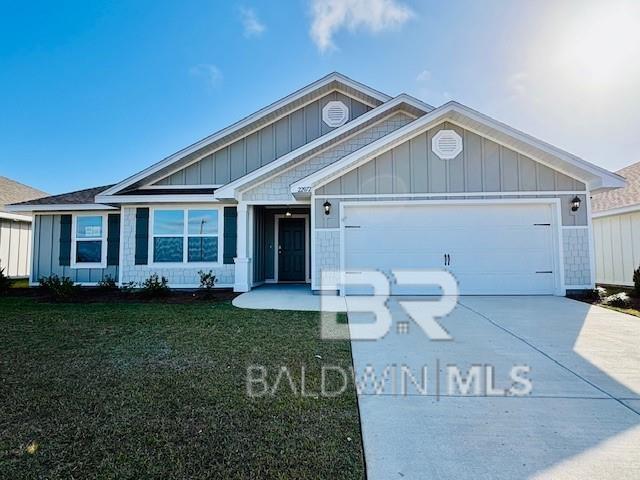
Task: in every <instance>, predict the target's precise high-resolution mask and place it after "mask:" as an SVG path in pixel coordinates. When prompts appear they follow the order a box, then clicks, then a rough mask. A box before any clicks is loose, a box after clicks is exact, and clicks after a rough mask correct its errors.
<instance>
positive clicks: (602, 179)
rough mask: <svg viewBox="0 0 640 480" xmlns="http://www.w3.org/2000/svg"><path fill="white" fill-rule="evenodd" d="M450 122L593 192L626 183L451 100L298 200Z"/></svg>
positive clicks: (321, 173)
mask: <svg viewBox="0 0 640 480" xmlns="http://www.w3.org/2000/svg"><path fill="white" fill-rule="evenodd" d="M444 121H449V122H451V123H453V124H455V125H458V126H460V127H462V128H465V129H467V130H470V131H473V132H474V133H477V134H478V135H481V136H483V137H485V138H488V139H490V140H492V141H494V142H496V143H498V144H501V145H504V146H506V147H508V148H510V149H512V150H514V151H516V152H518V153H521V154H523V155H526V156H528V157H531V158H533V159H534V160H536V161H538V162H540V163H542V164H543V165H546V166H548V167H550V168H553V169H555V170H558V171H559V172H562V173H564V174H565V175H568V176H570V177H572V178H575V179H578V180H581V181H582V182H584V183H585V184H587V186H588V188H589V189H590V190H592V191H593V190H601V189H609V188H619V187H622V186H624V185H625V181H624V179H623V178H622V177H620V176H619V175H616V174H615V173H612V172H609V171H608V170H606V169H604V168H602V167H599V166H597V165H594V164H592V163H589V162H587V161H585V160H583V159H581V158H579V157H577V156H575V155H573V154H571V153H569V152H566V151H564V150H561V149H559V148H557V147H554V146H553V145H550V144H548V143H546V142H543V141H542V140H539V139H537V138H534V137H532V136H531V135H527V134H526V133H523V132H521V131H519V130H516V129H515V128H512V127H510V126H508V125H506V124H504V123H501V122H498V121H497V120H494V119H493V118H491V117H488V116H487V115H483V114H481V113H480V112H477V111H475V110H473V109H471V108H469V107H466V106H464V105H462V104H459V103H457V102H454V101H451V102H448V103H446V104H444V105H442V106H441V107H438V108H436V109H435V110H433V111H431V112H430V113H427V114H426V115H424V116H422V117H420V118H418V119H416V120H414V121H413V122H411V123H409V124H408V125H406V126H404V127H402V128H400V129H398V130H396V131H395V132H393V133H391V134H389V135H387V136H385V137H383V138H381V139H379V140H376V141H375V142H373V143H371V144H369V145H367V146H366V147H363V148H362V149H360V150H358V151H356V152H354V153H352V154H350V155H347V156H345V157H343V158H342V159H341V160H339V161H337V162H335V163H333V164H331V165H328V166H327V167H325V168H323V169H321V170H318V171H317V172H315V173H313V174H311V175H309V176H307V177H305V178H303V179H302V180H300V181H298V182H296V183H294V184H293V185H292V186H291V193H292V194H294V196H296V197H297V198H301V197H304V196H308V195H310V192H311V191H312V190H314V189H315V188H317V187H319V186H321V185H324V184H326V183H328V182H330V181H331V180H333V179H335V178H337V177H340V176H342V175H344V174H345V173H346V172H348V171H350V170H352V169H353V168H356V167H357V166H359V165H362V164H363V163H366V162H367V161H369V160H371V159H372V158H374V157H376V156H378V155H380V154H382V153H384V152H386V151H387V150H390V149H392V148H393V147H395V146H397V145H399V144H401V143H403V142H405V141H407V140H409V139H411V138H413V137H415V136H416V135H419V134H421V133H423V132H425V131H427V130H428V129H430V128H433V127H434V126H436V125H438V124H440V123H442V122H444Z"/></svg>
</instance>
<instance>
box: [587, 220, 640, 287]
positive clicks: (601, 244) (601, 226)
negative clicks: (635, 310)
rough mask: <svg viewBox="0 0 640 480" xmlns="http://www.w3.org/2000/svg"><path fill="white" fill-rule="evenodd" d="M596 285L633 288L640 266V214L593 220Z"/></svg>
mask: <svg viewBox="0 0 640 480" xmlns="http://www.w3.org/2000/svg"><path fill="white" fill-rule="evenodd" d="M593 234H594V243H595V250H596V282H597V283H604V284H607V285H627V286H630V285H633V270H634V269H635V268H638V266H639V265H640V212H633V213H625V214H622V215H611V216H608V217H600V218H594V219H593Z"/></svg>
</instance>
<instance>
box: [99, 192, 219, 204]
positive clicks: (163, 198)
mask: <svg viewBox="0 0 640 480" xmlns="http://www.w3.org/2000/svg"><path fill="white" fill-rule="evenodd" d="M218 201H219V200H217V199H215V198H213V195H212V194H187V195H182V194H179V193H176V194H174V195H104V194H100V195H97V196H96V202H100V203H115V204H141V203H211V202H216V203H217V202H218Z"/></svg>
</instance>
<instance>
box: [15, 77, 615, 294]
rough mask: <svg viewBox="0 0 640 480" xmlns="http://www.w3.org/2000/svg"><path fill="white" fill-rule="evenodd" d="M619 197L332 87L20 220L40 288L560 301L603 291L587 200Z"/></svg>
mask: <svg viewBox="0 0 640 480" xmlns="http://www.w3.org/2000/svg"><path fill="white" fill-rule="evenodd" d="M622 186H624V179H623V178H622V177H620V176H618V175H616V174H614V173H611V172H609V171H607V170H605V169H604V168H601V167H598V166H596V165H593V164H591V163H589V162H586V161H585V160H583V159H581V158H578V157H576V156H575V155H572V154H570V153H567V152H565V151H563V150H561V149H559V148H556V147H554V146H552V145H549V144H548V143H545V142H543V141H540V140H538V139H536V138H534V137H532V136H530V135H527V134H525V133H522V132H520V131H518V130H516V129H514V128H512V127H510V126H508V125H505V124H504V123H500V122H498V121H496V120H494V119H492V118H490V117H488V116H486V115H483V114H481V113H479V112H477V111H475V110H473V109H471V108H469V107H466V106H464V105H461V104H459V103H457V102H454V101H451V102H448V103H445V104H444V105H441V106H440V107H437V108H435V107H433V106H431V105H428V104H426V103H424V102H422V101H420V100H418V99H416V98H414V97H412V96H409V95H406V94H400V95H397V96H395V97H392V96H389V95H387V94H385V93H382V92H379V91H377V90H375V89H373V88H371V87H369V86H366V85H364V84H362V83H359V82H356V81H354V80H352V79H350V78H348V77H346V76H344V75H341V74H339V73H332V74H329V75H327V76H325V77H323V78H321V79H319V80H317V81H315V82H313V83H311V84H310V85H308V86H306V87H304V88H302V89H300V90H298V91H296V92H293V93H292V94H290V95H288V96H286V97H284V98H282V99H280V100H278V101H276V102H275V103H273V104H271V105H269V106H267V107H265V108H263V109H262V110H259V111H257V112H256V113H254V114H252V115H250V116H248V117H246V118H244V119H242V120H240V121H238V122H236V123H234V124H232V125H230V126H228V127H227V128H224V129H222V130H220V131H218V132H216V133H214V134H212V135H210V136H208V137H206V138H204V139H202V140H200V141H198V142H196V143H194V144H193V145H190V146H188V147H186V148H184V149H183V150H180V151H179V152H176V153H175V154H173V155H170V156H169V157H166V158H165V159H163V160H161V161H159V162H157V163H155V164H153V165H151V166H149V167H147V168H145V169H144V170H142V171H140V172H138V173H136V174H135V175H132V176H131V177H129V178H126V179H124V180H122V181H121V182H119V183H117V184H115V185H106V186H102V187H94V188H91V189H88V190H83V191H79V192H72V193H69V194H63V195H57V196H54V197H47V198H44V199H41V200H36V201H31V202H23V203H20V204H17V205H14V206H13V207H12V209H13V210H14V211H16V212H30V213H33V214H34V215H35V235H34V245H33V248H34V262H33V268H32V272H31V281H32V282H36V281H37V280H38V278H39V277H42V276H46V275H50V274H54V273H56V274H61V275H66V276H69V277H71V278H72V279H74V280H75V281H77V282H80V283H82V284H85V285H93V284H95V283H96V282H98V281H99V280H101V279H103V278H104V277H105V276H107V275H109V276H112V277H113V278H116V279H117V281H118V282H120V283H123V284H124V283H128V282H140V281H142V280H144V279H146V278H148V277H149V276H150V275H151V274H154V273H157V274H158V275H162V276H165V277H166V278H167V279H168V280H169V285H170V286H171V287H189V288H191V287H196V286H198V284H199V275H198V272H199V271H201V270H204V271H209V270H212V271H213V272H214V273H215V275H216V277H217V280H218V284H217V285H218V286H219V287H233V288H234V290H236V291H238V292H244V291H248V290H250V289H251V288H253V287H255V286H257V285H261V284H263V283H268V282H308V283H310V284H311V288H312V290H314V291H318V290H324V291H331V292H335V291H336V289H338V287H339V286H340V284H339V279H340V278H341V276H340V275H334V277H333V278H334V280H333V282H331V281H329V282H327V281H325V282H323V283H321V282H320V279H321V272H322V271H332V272H336V271H340V272H347V273H348V272H354V271H356V272H358V271H363V270H365V269H377V270H379V271H382V272H385V273H387V274H389V272H390V271H391V270H392V269H402V268H412V269H416V268H426V269H433V268H438V269H443V268H444V269H448V270H449V271H451V272H452V273H453V274H454V275H455V277H456V278H457V280H458V282H459V286H460V291H461V293H462V294H554V295H564V294H565V292H566V290H567V289H571V290H573V289H587V288H593V286H594V283H595V268H594V265H595V259H594V255H593V235H592V231H593V230H592V224H591V215H590V209H591V205H590V197H591V194H592V193H594V192H599V191H603V190H607V189H612V188H618V187H622ZM342 291H344V290H342ZM393 291H394V292H395V293H399V294H402V293H408V292H410V291H411V292H415V290H414V289H413V288H408V287H406V286H402V285H394V287H393Z"/></svg>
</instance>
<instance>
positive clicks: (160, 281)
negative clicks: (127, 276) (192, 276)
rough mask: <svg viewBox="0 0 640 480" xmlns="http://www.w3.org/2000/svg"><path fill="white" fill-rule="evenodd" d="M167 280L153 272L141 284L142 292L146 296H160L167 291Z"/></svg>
mask: <svg viewBox="0 0 640 480" xmlns="http://www.w3.org/2000/svg"><path fill="white" fill-rule="evenodd" d="M168 283H169V280H167V279H166V278H165V277H159V276H158V274H157V273H154V274H153V275H151V276H150V277H149V278H147V279H146V280H145V281H144V282H142V284H141V289H142V294H143V295H144V296H146V297H162V296H164V295H167V294H168V293H169V287H168V285H167V284H168Z"/></svg>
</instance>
